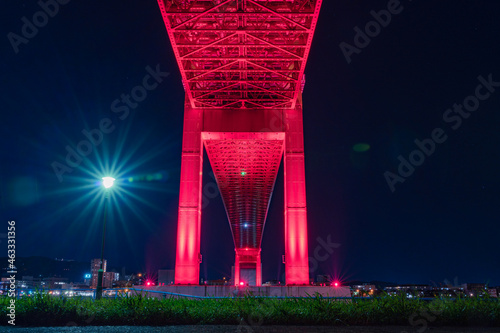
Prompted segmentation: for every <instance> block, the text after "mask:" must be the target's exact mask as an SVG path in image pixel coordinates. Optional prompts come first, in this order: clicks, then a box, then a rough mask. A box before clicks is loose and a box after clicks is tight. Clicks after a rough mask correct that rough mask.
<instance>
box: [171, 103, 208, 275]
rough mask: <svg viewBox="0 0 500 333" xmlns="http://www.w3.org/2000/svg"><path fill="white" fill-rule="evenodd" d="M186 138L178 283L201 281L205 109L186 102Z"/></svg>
mask: <svg viewBox="0 0 500 333" xmlns="http://www.w3.org/2000/svg"><path fill="white" fill-rule="evenodd" d="M184 108H185V109H184V133H183V139H182V162H181V184H180V191H179V216H178V223H177V252H176V253H177V254H176V260H175V284H183V285H188V284H190V285H198V284H199V283H200V262H201V254H200V234H201V191H202V172H203V145H202V140H201V130H202V112H203V111H202V109H194V108H192V107H191V105H190V103H189V102H187V101H186V103H185V107H184Z"/></svg>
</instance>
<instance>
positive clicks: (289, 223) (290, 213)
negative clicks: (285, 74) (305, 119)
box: [284, 97, 309, 285]
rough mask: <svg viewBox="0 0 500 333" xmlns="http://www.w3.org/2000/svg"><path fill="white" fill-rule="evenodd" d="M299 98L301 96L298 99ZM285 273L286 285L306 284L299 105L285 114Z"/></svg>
mask: <svg viewBox="0 0 500 333" xmlns="http://www.w3.org/2000/svg"><path fill="white" fill-rule="evenodd" d="M299 98H300V97H299ZM285 114H286V115H285V122H286V126H285V128H286V138H285V152H284V161H285V165H284V167H285V272H286V284H287V285H308V284H309V262H308V250H307V207H306V181H305V170H304V134H303V124H302V103H297V105H296V107H295V109H289V110H287V111H286V112H285Z"/></svg>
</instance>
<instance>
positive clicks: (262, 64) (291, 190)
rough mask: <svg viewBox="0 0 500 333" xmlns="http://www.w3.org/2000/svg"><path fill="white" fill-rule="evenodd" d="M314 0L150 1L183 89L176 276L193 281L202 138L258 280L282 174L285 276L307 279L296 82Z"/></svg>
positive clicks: (239, 254) (299, 281)
mask: <svg viewBox="0 0 500 333" xmlns="http://www.w3.org/2000/svg"><path fill="white" fill-rule="evenodd" d="M321 2H322V0H158V4H159V6H160V9H161V12H162V15H163V19H164V21H165V26H166V28H167V32H168V36H169V38H170V42H171V44H172V47H173V50H174V53H175V56H176V59H177V63H178V66H179V69H180V72H181V75H182V83H183V86H184V90H185V92H186V96H185V110H184V134H183V135H184V136H183V144H182V167H181V184H180V193H179V195H180V198H179V216H178V230H177V253H176V264H175V283H176V284H182V285H188V284H191V285H197V284H198V283H199V270H200V262H201V254H200V236H201V192H202V191H201V190H202V169H203V168H202V165H203V148H204V147H205V149H206V151H207V154H208V157H209V160H210V163H211V165H212V169H213V170H214V173H215V177H216V180H217V184H218V187H219V190H220V193H221V195H222V199H223V202H224V206H225V209H226V212H227V216H228V219H229V225H230V227H231V231H232V234H233V240H234V244H235V251H236V254H235V271H234V283H235V285H239V284H240V282H242V283H244V284H247V283H248V284H250V285H257V286H259V285H261V283H262V278H261V276H262V272H261V240H262V232H263V229H264V224H265V222H266V216H267V212H268V207H269V203H270V200H271V196H272V192H273V188H274V184H275V181H276V177H277V174H278V168H279V165H280V162H281V159H282V157H283V160H284V171H285V172H284V177H285V256H284V258H285V267H286V283H287V285H308V284H309V267H308V250H307V246H308V245H307V206H306V189H305V174H304V144H303V126H302V90H303V88H304V82H305V80H304V70H305V66H306V62H307V57H308V54H309V50H310V48H311V42H312V39H313V34H314V30H315V27H316V23H317V20H318V15H319V11H320V7H321Z"/></svg>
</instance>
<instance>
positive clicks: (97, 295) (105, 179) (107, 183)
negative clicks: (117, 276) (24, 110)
mask: <svg viewBox="0 0 500 333" xmlns="http://www.w3.org/2000/svg"><path fill="white" fill-rule="evenodd" d="M114 181H115V179H114V178H113V177H103V178H102V185H104V187H105V191H106V192H105V194H104V198H105V199H104V223H103V226H102V244H101V267H100V268H99V271H98V272H97V288H96V292H95V298H96V299H101V297H102V278H103V275H104V267H103V266H104V239H105V236H106V212H107V210H108V198H109V192H108V191H109V188H110V187H111V186H113V183H114Z"/></svg>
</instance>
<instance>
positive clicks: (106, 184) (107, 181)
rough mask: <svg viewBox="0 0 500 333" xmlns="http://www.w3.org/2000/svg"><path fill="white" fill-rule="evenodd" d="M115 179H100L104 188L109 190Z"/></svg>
mask: <svg viewBox="0 0 500 333" xmlns="http://www.w3.org/2000/svg"><path fill="white" fill-rule="evenodd" d="M115 180H116V179H114V178H113V177H102V185H104V187H105V188H110V187H111V186H113V183H114V182H115Z"/></svg>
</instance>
